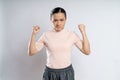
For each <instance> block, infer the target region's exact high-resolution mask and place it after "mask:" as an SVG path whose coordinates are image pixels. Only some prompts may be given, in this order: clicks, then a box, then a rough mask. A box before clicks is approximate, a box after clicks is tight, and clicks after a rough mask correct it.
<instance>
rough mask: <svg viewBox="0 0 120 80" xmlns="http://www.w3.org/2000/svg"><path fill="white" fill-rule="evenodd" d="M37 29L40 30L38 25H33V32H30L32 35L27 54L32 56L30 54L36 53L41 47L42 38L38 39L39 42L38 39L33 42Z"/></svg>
mask: <svg viewBox="0 0 120 80" xmlns="http://www.w3.org/2000/svg"><path fill="white" fill-rule="evenodd" d="M39 31H40V27H39V26H34V27H33V32H32V35H31V39H30V43H29V48H28V53H29V56H32V55H34V54H36V53H37V52H38V51H39V50H40V48H42V47H43V42H42V40H39V42H38V41H37V42H35V38H36V36H37V34H38V32H39ZM38 48H39V49H38Z"/></svg>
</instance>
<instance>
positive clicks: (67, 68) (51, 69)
mask: <svg viewBox="0 0 120 80" xmlns="http://www.w3.org/2000/svg"><path fill="white" fill-rule="evenodd" d="M71 69H73V67H72V64H70V65H69V66H68V67H65V68H60V69H54V68H50V67H48V66H46V69H45V70H46V71H54V72H56V71H67V70H71Z"/></svg>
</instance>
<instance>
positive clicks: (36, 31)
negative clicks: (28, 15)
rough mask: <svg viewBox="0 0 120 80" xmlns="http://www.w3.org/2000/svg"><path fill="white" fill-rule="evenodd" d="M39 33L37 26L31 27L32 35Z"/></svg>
mask: <svg viewBox="0 0 120 80" xmlns="http://www.w3.org/2000/svg"><path fill="white" fill-rule="evenodd" d="M39 31H40V27H39V26H38V25H36V26H33V34H34V35H36V34H38V32H39Z"/></svg>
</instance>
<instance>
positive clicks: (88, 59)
mask: <svg viewBox="0 0 120 80" xmlns="http://www.w3.org/2000/svg"><path fill="white" fill-rule="evenodd" d="M57 6H60V7H63V8H64V9H65V10H66V12H67V17H68V18H67V23H66V26H65V28H66V29H70V30H73V31H75V32H76V33H77V34H78V35H79V36H80V37H81V33H80V32H79V30H78V27H77V25H78V24H79V23H83V24H85V25H86V33H87V36H88V38H89V41H90V44H91V55H89V56H86V55H84V54H82V53H81V52H80V51H79V50H78V49H77V48H76V47H73V51H72V63H73V67H74V70H75V78H76V80H120V51H119V50H120V42H119V41H120V36H119V34H120V32H119V31H120V30H119V29H120V28H119V27H120V1H119V0H3V1H2V0H1V1H0V80H42V74H43V71H44V68H45V63H46V52H45V48H43V49H42V50H41V51H40V52H39V53H38V54H36V55H34V56H31V57H30V56H28V53H27V52H28V43H29V40H30V36H31V32H32V26H33V25H39V26H40V27H41V31H40V33H39V35H38V36H37V38H36V40H37V39H38V38H39V37H40V36H41V34H42V33H43V32H45V31H48V30H50V29H52V24H51V22H50V12H51V10H52V9H53V8H55V7H57Z"/></svg>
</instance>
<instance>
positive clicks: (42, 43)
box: [35, 33, 45, 51]
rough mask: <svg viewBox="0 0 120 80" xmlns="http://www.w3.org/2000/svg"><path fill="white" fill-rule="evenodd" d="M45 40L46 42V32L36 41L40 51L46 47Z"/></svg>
mask: <svg viewBox="0 0 120 80" xmlns="http://www.w3.org/2000/svg"><path fill="white" fill-rule="evenodd" d="M44 42H45V33H43V34H42V35H41V37H40V38H39V39H38V41H37V42H36V43H35V45H36V48H37V50H38V51H40V50H41V49H42V48H43V47H44Z"/></svg>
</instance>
